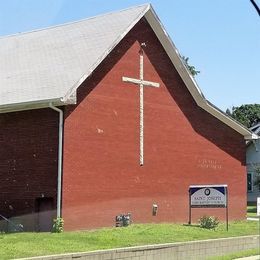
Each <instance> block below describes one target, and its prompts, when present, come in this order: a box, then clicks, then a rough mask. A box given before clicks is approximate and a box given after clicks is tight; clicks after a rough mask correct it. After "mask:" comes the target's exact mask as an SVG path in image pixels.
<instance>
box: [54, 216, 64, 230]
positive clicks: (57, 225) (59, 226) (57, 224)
mask: <svg viewBox="0 0 260 260" xmlns="http://www.w3.org/2000/svg"><path fill="white" fill-rule="evenodd" d="M53 222H54V223H53V226H52V232H53V233H61V232H63V226H64V220H63V218H56V219H54V220H53Z"/></svg>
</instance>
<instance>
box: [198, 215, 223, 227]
mask: <svg viewBox="0 0 260 260" xmlns="http://www.w3.org/2000/svg"><path fill="white" fill-rule="evenodd" d="M199 224H200V227H201V228H207V229H215V228H216V227H217V226H218V224H219V220H218V218H216V217H213V216H203V217H201V218H200V219H199Z"/></svg>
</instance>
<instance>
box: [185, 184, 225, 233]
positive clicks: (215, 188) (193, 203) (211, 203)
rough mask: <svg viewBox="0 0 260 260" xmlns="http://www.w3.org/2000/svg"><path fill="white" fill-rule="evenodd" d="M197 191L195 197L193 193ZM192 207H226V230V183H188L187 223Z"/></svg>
mask: <svg viewBox="0 0 260 260" xmlns="http://www.w3.org/2000/svg"><path fill="white" fill-rule="evenodd" d="M196 193H197V195H198V196H197V197H194V194H196ZM192 208H226V228H227V231H228V185H227V184H222V185H219V184H216V185H214V184H213V185H190V186H189V222H188V223H189V225H191V213H192V212H191V209H192Z"/></svg>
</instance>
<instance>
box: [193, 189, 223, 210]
mask: <svg viewBox="0 0 260 260" xmlns="http://www.w3.org/2000/svg"><path fill="white" fill-rule="evenodd" d="M189 193H190V206H191V207H192V208H226V207H227V185H202V186H200V185H193V186H190V188H189Z"/></svg>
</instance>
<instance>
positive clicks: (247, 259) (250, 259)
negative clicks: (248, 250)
mask: <svg viewBox="0 0 260 260" xmlns="http://www.w3.org/2000/svg"><path fill="white" fill-rule="evenodd" d="M259 259H260V255H254V256H248V257H243V258H236V259H234V260H259Z"/></svg>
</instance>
